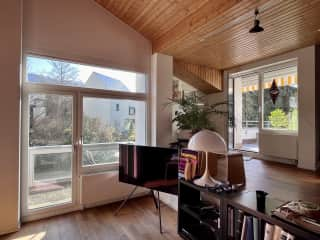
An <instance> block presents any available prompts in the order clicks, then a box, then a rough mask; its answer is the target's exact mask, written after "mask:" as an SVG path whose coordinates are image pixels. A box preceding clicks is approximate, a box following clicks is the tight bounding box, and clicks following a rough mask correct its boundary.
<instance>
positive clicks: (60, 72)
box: [26, 56, 146, 93]
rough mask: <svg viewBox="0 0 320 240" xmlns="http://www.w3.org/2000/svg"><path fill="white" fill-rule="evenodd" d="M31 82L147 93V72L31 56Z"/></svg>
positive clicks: (28, 75)
mask: <svg viewBox="0 0 320 240" xmlns="http://www.w3.org/2000/svg"><path fill="white" fill-rule="evenodd" d="M26 80H27V82H29V83H41V84H50V85H62V86H73V87H82V88H93V89H103V90H113V91H121V92H133V93H145V91H146V78H145V74H142V73H135V72H128V71H122V70H115V69H110V68H101V67H94V66H88V65H84V64H78V63H72V62H67V61H62V60H56V59H48V58H43V57H37V56H27V66H26Z"/></svg>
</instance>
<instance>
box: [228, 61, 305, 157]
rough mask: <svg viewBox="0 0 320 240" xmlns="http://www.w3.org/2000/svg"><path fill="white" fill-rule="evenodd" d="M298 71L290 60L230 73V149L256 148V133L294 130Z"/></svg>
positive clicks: (296, 120) (269, 133) (296, 125)
mask: <svg viewBox="0 0 320 240" xmlns="http://www.w3.org/2000/svg"><path fill="white" fill-rule="evenodd" d="M297 72H298V69H297V62H296V61H295V60H292V61H288V62H285V63H279V64H275V65H272V66H267V67H261V68H258V69H253V70H252V71H250V70H248V71H245V72H242V73H235V74H231V75H230V79H229V96H228V98H229V103H230V110H229V117H230V119H229V147H230V148H231V149H237V150H244V151H251V152H259V150H261V147H262V145H261V144H259V137H260V138H262V137H266V136H267V135H269V136H270V135H271V134H275V133H276V134H288V133H289V134H293V135H294V134H297V132H298V122H299V121H298V120H299V119H298V76H297ZM259 145H260V149H259ZM261 151H262V150H261Z"/></svg>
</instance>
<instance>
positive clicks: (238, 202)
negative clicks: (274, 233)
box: [178, 179, 320, 240]
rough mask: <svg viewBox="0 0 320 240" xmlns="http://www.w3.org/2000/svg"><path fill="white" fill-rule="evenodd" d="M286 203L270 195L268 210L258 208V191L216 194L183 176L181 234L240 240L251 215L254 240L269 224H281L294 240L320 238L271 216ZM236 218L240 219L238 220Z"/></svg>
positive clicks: (260, 239)
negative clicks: (246, 221)
mask: <svg viewBox="0 0 320 240" xmlns="http://www.w3.org/2000/svg"><path fill="white" fill-rule="evenodd" d="M283 203H284V202H283V201H280V200H277V199H273V198H271V197H267V198H266V204H265V210H264V211H261V210H260V211H258V209H257V200H256V192H250V191H243V192H231V193H225V192H223V193H214V192H210V191H209V190H208V189H206V188H202V187H198V186H196V185H194V184H193V183H191V182H189V181H185V180H183V179H181V180H179V201H178V234H179V235H180V236H181V237H182V238H183V239H186V240H197V239H199V240H200V239H201V240H205V239H222V240H224V239H226V240H233V239H234V240H237V239H240V238H241V234H242V227H243V222H242V221H243V219H244V216H249V218H252V219H253V222H254V230H255V238H252V239H254V240H263V239H264V233H265V226H266V224H267V223H268V224H270V225H272V226H279V227H281V229H283V230H284V231H285V232H287V233H290V234H291V235H293V236H295V238H294V239H295V240H316V239H317V240H319V239H320V238H319V236H318V235H317V234H316V233H313V232H310V231H308V230H306V229H304V228H301V227H299V226H297V225H293V224H290V223H288V222H285V221H283V220H281V219H279V218H277V217H274V216H272V214H271V211H272V210H273V209H275V208H277V207H279V206H280V205H282V204H283ZM238 218H239V219H238ZM237 220H240V222H239V223H237ZM231 228H232V229H231ZM237 229H238V231H237ZM236 232H237V234H236Z"/></svg>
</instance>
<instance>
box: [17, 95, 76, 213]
mask: <svg viewBox="0 0 320 240" xmlns="http://www.w3.org/2000/svg"><path fill="white" fill-rule="evenodd" d="M27 101H28V102H27V108H26V109H27V114H28V116H29V118H28V127H27V128H28V129H27V130H28V138H27V139H28V144H27V161H26V163H27V164H24V165H23V166H24V172H25V173H26V175H27V179H26V178H24V179H25V180H27V188H26V189H25V191H27V192H26V195H27V204H26V205H27V210H35V209H41V208H47V207H52V206H57V205H61V204H66V203H71V202H72V197H73V194H72V192H73V191H72V175H73V158H74V156H73V155H74V154H73V152H74V151H73V130H74V126H73V96H71V95H59V94H51V93H29V94H28V99H27Z"/></svg>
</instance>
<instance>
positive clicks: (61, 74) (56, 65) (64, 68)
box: [49, 61, 79, 83]
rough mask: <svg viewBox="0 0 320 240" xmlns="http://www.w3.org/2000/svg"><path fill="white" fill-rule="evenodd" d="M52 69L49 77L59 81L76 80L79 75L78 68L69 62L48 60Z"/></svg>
mask: <svg viewBox="0 0 320 240" xmlns="http://www.w3.org/2000/svg"><path fill="white" fill-rule="evenodd" d="M49 63H50V65H51V67H52V70H51V72H50V77H51V78H53V79H56V80H57V81H58V82H60V83H66V82H72V81H76V80H77V79H78V76H79V70H78V69H77V68H76V67H74V66H72V64H70V63H66V62H61V61H49Z"/></svg>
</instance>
